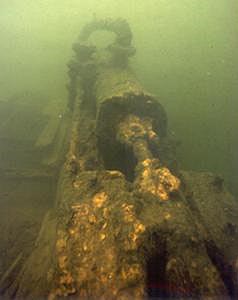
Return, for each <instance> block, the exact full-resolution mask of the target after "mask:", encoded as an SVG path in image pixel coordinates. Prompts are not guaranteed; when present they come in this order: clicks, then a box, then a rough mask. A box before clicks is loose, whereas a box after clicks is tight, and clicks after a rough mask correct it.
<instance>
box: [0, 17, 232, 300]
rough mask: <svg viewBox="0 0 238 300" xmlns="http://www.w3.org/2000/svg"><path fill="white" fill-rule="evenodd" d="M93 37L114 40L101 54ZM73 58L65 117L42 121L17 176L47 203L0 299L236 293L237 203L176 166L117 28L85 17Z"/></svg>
mask: <svg viewBox="0 0 238 300" xmlns="http://www.w3.org/2000/svg"><path fill="white" fill-rule="evenodd" d="M97 30H106V31H110V32H112V33H113V34H114V36H115V39H114V41H113V43H112V44H110V45H108V46H107V48H105V49H103V50H101V51H98V49H97V48H96V47H95V46H94V45H92V44H91V43H89V37H90V35H91V34H92V33H93V32H95V31H97ZM73 50H74V57H73V59H72V60H71V61H70V62H69V64H68V67H69V71H68V74H69V79H70V80H69V85H68V91H69V101H68V109H67V111H68V112H67V114H65V117H64V120H63V121H62V122H61V123H60V124H58V123H59V122H58V121H51V123H50V122H48V123H47V124H48V125H47V126H48V127H45V129H43V130H42V132H41V134H40V135H39V136H38V139H37V141H36V142H35V148H34V149H36V151H37V149H39V148H38V147H40V149H41V155H43V158H42V161H41V163H40V166H35V165H33V167H34V170H35V172H33V173H32V172H29V168H28V171H25V173H24V174H28V176H26V177H27V178H28V180H30V181H31V182H32V178H35V177H37V176H38V177H44V176H51V180H52V182H54V181H55V182H56V187H57V188H56V191H55V194H54V192H52V194H51V195H52V197H54V199H55V200H54V204H53V207H51V208H50V209H49V210H48V211H47V212H46V214H45V216H44V218H43V220H42V224H41V229H40V230H39V233H38V237H37V239H36V241H35V243H34V245H32V247H31V249H30V251H28V252H27V255H23V254H22V255H21V256H19V255H18V256H17V257H15V258H13V259H12V262H11V264H10V265H9V266H8V268H6V271H5V272H4V273H3V274H2V277H1V279H0V288H1V293H2V295H3V297H5V298H6V299H8V298H13V299H14V298H15V299H42V298H44V299H49V300H53V299H62V298H64V297H65V298H67V297H68V298H70V299H105V300H106V299H110V300H111V299H149V298H161V299H163V298H177V299H184V298H188V297H189V298H197V297H199V298H202V299H203V298H204V299H205V298H209V299H211V298H213V297H214V298H215V299H217V298H220V299H224V298H225V299H229V298H233V297H237V296H238V294H237V293H238V283H237V276H238V257H237V253H238V242H237V235H238V221H237V220H238V219H237V216H238V204H237V202H236V201H235V199H234V198H233V196H232V195H231V194H229V192H228V191H227V190H226V189H225V187H224V185H223V180H222V179H221V178H220V177H217V176H215V175H213V174H211V173H196V172H191V171H190V172H188V171H182V170H180V169H179V167H178V165H177V163H176V157H175V149H174V148H175V145H174V143H173V141H171V140H170V138H169V136H168V133H167V116H166V112H165V111H164V109H163V107H162V105H161V104H160V103H159V101H158V100H157V99H156V98H155V97H154V96H153V95H151V94H149V93H148V92H147V91H145V89H144V88H143V87H142V86H141V84H140V83H139V82H138V81H137V79H136V76H135V74H134V73H133V71H132V70H131V69H130V67H129V65H128V62H129V58H130V56H132V55H134V54H135V49H134V47H133V46H132V33H131V30H130V27H129V25H128V23H127V22H126V21H125V20H122V19H118V20H111V19H106V20H95V21H93V22H91V23H89V24H88V25H86V26H85V27H84V28H83V30H82V32H81V34H80V36H79V39H78V41H77V42H76V43H75V44H74V45H73ZM53 120H54V119H53ZM57 122H58V123H57ZM56 123H57V124H56ZM52 128H53V129H52ZM47 141H48V142H47ZM59 145H61V146H59ZM43 150H44V151H43ZM42 151H43V152H42ZM42 153H43V154H42ZM33 156H34V155H33ZM14 174H15V176H16V172H15V173H14ZM14 174H13V172H11V174H10V175H9V172H7V171H6V170H3V171H2V176H3V177H4V176H5V177H6V175H8V176H10V177H11V176H14ZM38 177H37V178H38ZM27 178H26V180H27ZM21 253H22V252H21Z"/></svg>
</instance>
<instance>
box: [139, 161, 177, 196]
mask: <svg viewBox="0 0 238 300" xmlns="http://www.w3.org/2000/svg"><path fill="white" fill-rule="evenodd" d="M153 164H154V160H151V159H146V160H144V161H143V162H142V167H143V170H142V172H141V174H140V175H139V185H140V191H141V192H149V193H151V194H153V195H155V196H158V197H159V198H160V199H161V200H168V199H169V194H170V193H171V192H173V191H176V190H178V189H179V187H180V180H179V178H177V177H176V176H174V175H173V174H172V173H171V172H170V170H169V169H168V168H166V167H160V168H154V167H153Z"/></svg>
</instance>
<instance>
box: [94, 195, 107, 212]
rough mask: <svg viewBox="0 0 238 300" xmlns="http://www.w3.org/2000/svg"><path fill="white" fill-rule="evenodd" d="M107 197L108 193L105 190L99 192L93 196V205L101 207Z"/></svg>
mask: <svg viewBox="0 0 238 300" xmlns="http://www.w3.org/2000/svg"><path fill="white" fill-rule="evenodd" d="M107 199H108V195H107V194H106V193H105V192H100V193H97V194H95V195H94V197H93V205H94V206H95V207H97V208H101V207H102V206H103V204H104V203H105V202H106V201H107Z"/></svg>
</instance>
